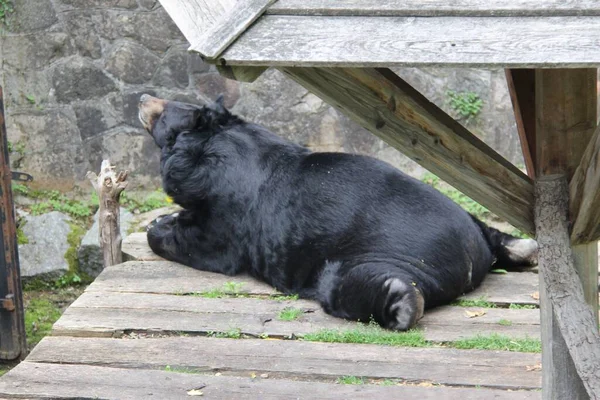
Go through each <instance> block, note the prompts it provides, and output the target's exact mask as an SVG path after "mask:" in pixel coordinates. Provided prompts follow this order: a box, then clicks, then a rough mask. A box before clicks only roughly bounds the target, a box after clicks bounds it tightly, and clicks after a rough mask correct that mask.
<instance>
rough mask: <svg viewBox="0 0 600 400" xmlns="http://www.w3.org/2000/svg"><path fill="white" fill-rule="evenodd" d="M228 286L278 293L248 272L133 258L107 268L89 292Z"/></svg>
mask: <svg viewBox="0 0 600 400" xmlns="http://www.w3.org/2000/svg"><path fill="white" fill-rule="evenodd" d="M228 287H232V288H234V289H235V290H236V292H237V293H239V294H253V295H263V296H269V295H275V294H277V293H278V292H277V290H275V289H273V288H272V287H271V286H269V285H267V284H266V283H263V282H259V281H257V280H256V279H254V278H251V277H249V276H247V275H237V276H226V275H223V274H217V273H212V272H204V271H198V270H195V269H193V268H190V267H186V266H184V265H181V264H177V263H174V262H170V261H153V262H144V261H130V262H126V263H123V264H119V265H114V266H112V267H109V268H106V269H105V270H104V271H103V272H102V274H100V276H99V277H98V278H96V280H95V281H94V282H93V283H92V284H91V285H90V286H88V288H87V289H86V291H88V292H106V291H108V292H132V293H170V294H184V293H195V292H205V291H210V290H213V289H219V290H224V289H227V288H228Z"/></svg>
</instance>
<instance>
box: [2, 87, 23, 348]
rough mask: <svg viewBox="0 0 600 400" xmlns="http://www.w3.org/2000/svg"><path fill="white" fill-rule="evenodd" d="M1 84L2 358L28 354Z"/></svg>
mask: <svg viewBox="0 0 600 400" xmlns="http://www.w3.org/2000/svg"><path fill="white" fill-rule="evenodd" d="M8 153H9V152H8V136H7V134H6V123H5V120H4V92H3V91H2V87H1V86H0V216H1V218H0V360H14V359H16V358H24V357H25V355H27V343H26V338H25V324H24V318H25V313H24V311H23V295H22V290H21V271H20V268H19V251H18V246H17V228H16V221H15V209H14V204H13V196H12V186H11V185H12V183H11V181H12V177H11V172H10V162H9V159H8Z"/></svg>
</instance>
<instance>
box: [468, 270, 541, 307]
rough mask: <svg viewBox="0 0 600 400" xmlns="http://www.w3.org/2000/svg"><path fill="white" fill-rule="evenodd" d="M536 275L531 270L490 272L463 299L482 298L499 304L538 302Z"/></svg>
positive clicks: (533, 303)
mask: <svg viewBox="0 0 600 400" xmlns="http://www.w3.org/2000/svg"><path fill="white" fill-rule="evenodd" d="M537 292H538V276H537V274H534V273H532V272H510V273H508V274H490V275H488V276H487V277H486V278H485V280H484V281H483V283H482V285H481V286H480V287H479V288H477V289H475V290H474V291H472V292H471V293H468V294H466V295H464V296H461V297H459V300H460V299H465V300H477V299H484V300H486V301H489V302H490V303H494V304H497V305H501V306H508V305H510V304H527V305H537V304H539V297H538V296H539V294H538V293H537Z"/></svg>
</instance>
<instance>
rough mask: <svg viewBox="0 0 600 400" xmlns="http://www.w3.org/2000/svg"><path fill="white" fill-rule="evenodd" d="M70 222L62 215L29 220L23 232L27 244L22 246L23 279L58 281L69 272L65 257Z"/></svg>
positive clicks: (41, 216)
mask: <svg viewBox="0 0 600 400" xmlns="http://www.w3.org/2000/svg"><path fill="white" fill-rule="evenodd" d="M69 220H70V218H69V217H68V216H67V215H65V214H62V213H60V212H58V211H53V212H50V213H48V214H42V215H38V216H30V215H28V216H25V221H26V222H25V226H23V228H22V231H23V233H24V234H25V236H26V237H27V241H28V243H27V244H22V245H19V261H20V264H21V276H23V277H33V276H39V275H43V276H45V277H57V276H60V275H62V274H64V273H65V272H67V271H68V270H69V264H68V263H67V260H66V259H65V253H66V252H67V250H68V249H69V243H68V242H67V236H68V235H69V232H70V231H71V227H70V226H69Z"/></svg>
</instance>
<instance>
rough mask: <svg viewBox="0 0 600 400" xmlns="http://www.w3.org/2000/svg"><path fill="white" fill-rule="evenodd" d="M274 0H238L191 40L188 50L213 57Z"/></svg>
mask: <svg viewBox="0 0 600 400" xmlns="http://www.w3.org/2000/svg"><path fill="white" fill-rule="evenodd" d="M274 1H275V0H238V1H237V3H236V4H235V6H234V7H232V8H230V9H229V10H227V12H226V13H225V14H223V15H222V16H221V18H220V19H219V21H218V22H217V23H215V24H213V25H212V26H211V27H210V28H209V29H207V30H206V31H205V32H203V34H202V36H201V37H200V38H198V39H197V40H196V41H194V42H191V47H190V50H192V51H197V52H198V53H200V54H202V55H203V56H205V57H207V58H210V59H215V58H217V57H218V56H219V54H221V53H222V52H223V50H225V49H226V48H227V47H228V46H229V45H230V44H231V43H233V42H234V41H235V40H236V39H237V38H238V37H239V36H240V35H241V34H242V33H243V32H244V31H245V30H246V29H247V28H248V27H249V26H250V25H251V24H252V23H253V22H254V21H256V19H257V18H258V17H260V16H261V15H262V14H263V12H264V11H265V10H266V9H267V7H268V6H269V5H271V4H272V3H273V2H274Z"/></svg>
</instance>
